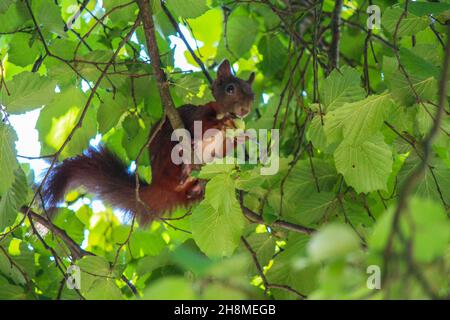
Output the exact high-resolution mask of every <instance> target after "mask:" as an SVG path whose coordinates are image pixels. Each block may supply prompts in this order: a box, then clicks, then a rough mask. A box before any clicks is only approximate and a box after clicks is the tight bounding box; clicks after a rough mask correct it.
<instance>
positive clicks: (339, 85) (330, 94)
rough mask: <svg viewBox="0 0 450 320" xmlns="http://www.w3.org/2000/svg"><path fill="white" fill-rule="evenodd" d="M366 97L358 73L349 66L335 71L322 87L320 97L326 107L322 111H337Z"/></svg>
mask: <svg viewBox="0 0 450 320" xmlns="http://www.w3.org/2000/svg"><path fill="white" fill-rule="evenodd" d="M364 96H365V92H364V89H363V88H362V87H361V75H360V74H359V72H358V71H356V70H355V69H353V68H350V67H348V66H344V67H342V68H341V70H340V71H338V70H337V69H334V70H333V71H332V72H331V73H330V75H329V76H328V77H327V78H326V79H325V80H324V81H323V84H322V86H321V90H320V97H321V100H322V103H323V105H324V107H325V108H323V110H322V111H331V110H334V109H337V108H339V107H342V106H343V105H344V104H345V103H348V102H355V101H358V100H362V99H364Z"/></svg>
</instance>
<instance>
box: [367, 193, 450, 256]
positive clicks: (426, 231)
mask: <svg viewBox="0 0 450 320" xmlns="http://www.w3.org/2000/svg"><path fill="white" fill-rule="evenodd" d="M406 210H407V211H406V212H403V214H402V215H401V217H400V222H399V226H400V229H401V230H402V231H401V232H402V233H403V235H404V237H406V239H407V240H408V239H412V250H413V255H414V259H417V260H418V261H421V262H431V261H432V260H434V259H436V258H439V257H440V256H442V255H443V254H444V252H445V251H446V250H447V248H448V242H449V240H450V223H449V221H448V218H447V217H446V214H445V212H444V210H443V208H442V207H441V206H439V205H437V204H436V203H434V202H431V201H430V200H428V199H424V198H420V197H413V198H411V199H410V200H409V201H408V205H407V207H406ZM394 212H395V207H390V208H389V209H388V210H387V211H386V212H385V213H384V214H383V216H382V217H381V218H380V219H378V221H377V223H376V225H375V227H374V230H373V233H372V235H371V236H370V238H369V245H370V247H371V248H372V250H376V251H378V252H382V251H383V250H384V249H385V246H386V245H387V241H388V238H389V234H390V233H391V230H392V220H393V217H394ZM393 250H395V251H400V250H401V251H405V250H409V249H407V248H405V247H404V245H403V244H401V245H400V243H396V244H395V245H393Z"/></svg>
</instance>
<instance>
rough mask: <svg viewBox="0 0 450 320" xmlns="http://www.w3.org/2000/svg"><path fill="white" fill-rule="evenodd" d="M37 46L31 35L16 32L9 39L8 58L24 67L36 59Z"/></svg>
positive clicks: (37, 53)
mask: <svg viewBox="0 0 450 320" xmlns="http://www.w3.org/2000/svg"><path fill="white" fill-rule="evenodd" d="M38 55H39V47H38V45H37V43H35V42H34V41H33V38H32V36H31V35H29V34H26V33H16V34H14V36H13V37H12V39H11V43H10V45H9V51H8V60H9V61H10V62H12V63H14V64H15V65H17V66H21V67H26V66H27V65H29V64H32V63H34V62H35V61H36V59H37V56H38Z"/></svg>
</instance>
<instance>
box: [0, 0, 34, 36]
mask: <svg viewBox="0 0 450 320" xmlns="http://www.w3.org/2000/svg"><path fill="white" fill-rule="evenodd" d="M1 2H2V3H3V2H4V1H3V0H2V1H1ZM7 2H8V0H7ZM9 2H10V0H9ZM2 6H3V8H5V5H3V4H2ZM6 6H7V9H6V11H3V12H1V11H0V32H5V33H10V32H14V31H16V30H18V29H20V27H21V26H22V25H23V24H24V23H25V22H26V21H27V20H28V19H29V18H30V16H29V13H28V10H27V7H26V6H25V3H24V2H23V1H17V2H15V3H9V5H8V4H7V3H6Z"/></svg>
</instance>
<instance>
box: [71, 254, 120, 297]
mask: <svg viewBox="0 0 450 320" xmlns="http://www.w3.org/2000/svg"><path fill="white" fill-rule="evenodd" d="M77 265H78V267H79V268H80V271H81V275H80V276H81V278H80V284H81V288H80V291H81V293H82V294H83V295H84V296H85V297H86V298H87V299H93V300H107V299H112V300H119V299H122V294H121V292H120V289H119V288H118V287H117V285H116V283H115V281H114V273H113V270H112V269H111V267H110V264H109V262H108V261H107V260H106V259H105V258H103V257H99V256H85V257H83V258H82V259H81V260H79V261H77Z"/></svg>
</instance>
